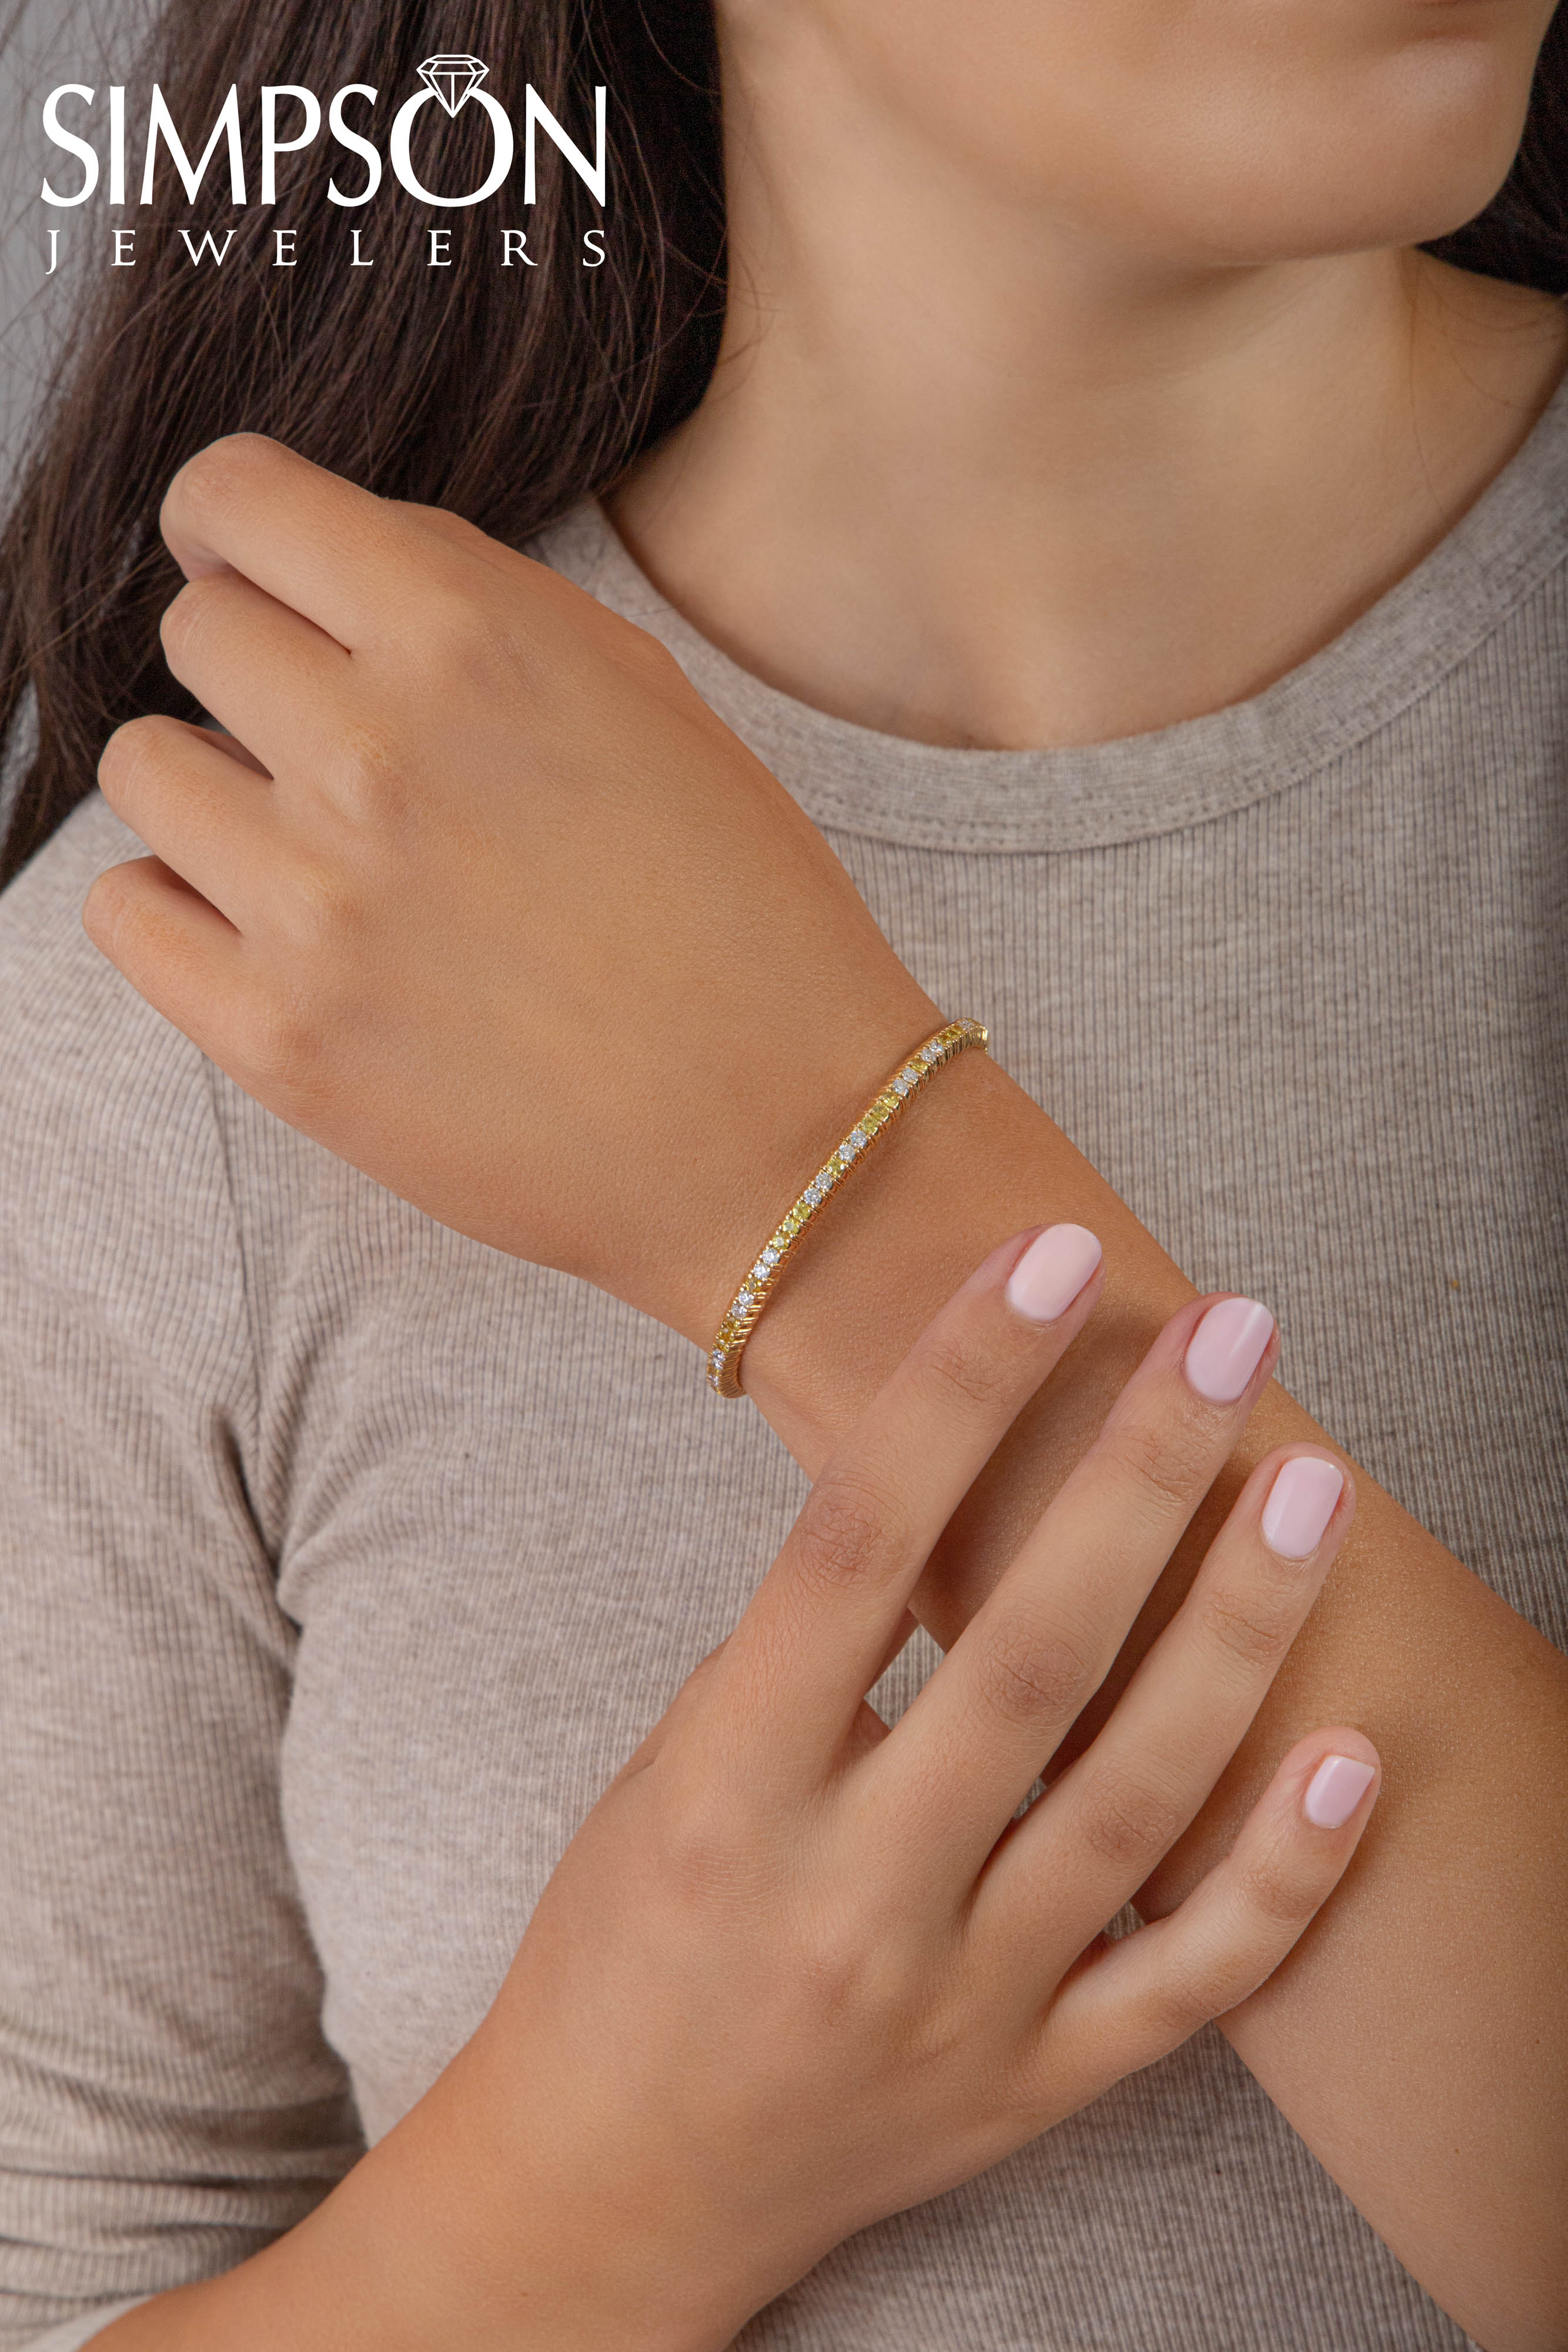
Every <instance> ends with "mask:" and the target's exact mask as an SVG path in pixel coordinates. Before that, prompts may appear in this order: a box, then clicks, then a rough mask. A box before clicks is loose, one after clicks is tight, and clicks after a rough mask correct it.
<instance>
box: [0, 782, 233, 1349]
mask: <svg viewBox="0 0 1568 2352" xmlns="http://www.w3.org/2000/svg"><path fill="white" fill-rule="evenodd" d="M143 855H145V851H144V848H143V845H142V844H141V842H140V841H139V840H138V839H137V838H136V836H135V835H134V834H132V833H131V831H130V830H129V829H128V828H127V827H126V826H125V825H123V824H121V823H120V820H119V818H118V817H116V816H115V814H113V812H112V810H110V807H109V806H108V804H107V803H105V801H104V800H103V799H102V797H101V796H100V795H99V793H92V794H91V795H90V796H89V798H88V799H87V800H86V801H84V802H83V803H81V805H80V806H79V807H78V808H77V809H76V810H75V811H74V812H73V813H72V814H71V815H70V816H69V817H68V819H67V821H66V823H65V824H63V825H62V826H61V827H60V829H59V831H58V832H57V833H56V834H55V835H53V836H52V837H51V838H50V839H49V840H48V841H47V842H46V844H45V845H44V846H43V848H42V849H40V850H39V851H38V853H37V856H35V857H34V858H32V859H31V861H30V862H29V863H28V864H27V865H26V866H25V867H24V868H23V870H22V872H21V873H20V874H19V875H17V877H16V879H15V880H14V881H13V882H12V883H11V884H10V886H9V887H8V888H7V889H6V890H5V891H4V892H3V893H0V1290H5V1291H7V1292H9V1294H10V1297H9V1302H8V1307H7V1319H8V1320H11V1321H12V1322H13V1324H15V1322H16V1318H18V1317H19V1316H21V1315H22V1314H23V1313H24V1311H26V1312H27V1313H37V1312H39V1311H41V1309H42V1307H43V1306H44V1304H45V1303H46V1302H47V1301H49V1300H53V1301H54V1302H56V1303H57V1304H60V1303H63V1302H65V1301H67V1300H71V1301H75V1302H77V1304H78V1307H79V1306H80V1305H81V1304H82V1302H85V1301H87V1300H89V1299H90V1300H91V1302H92V1308H93V1313H94V1316H95V1317H105V1316H107V1317H108V1318H109V1319H110V1321H112V1322H114V1323H115V1324H117V1325H121V1326H123V1325H124V1324H125V1323H126V1322H130V1323H131V1324H134V1325H137V1326H139V1327H140V1328H141V1333H142V1336H143V1337H144V1338H146V1339H157V1340H158V1341H159V1344H160V1346H161V1347H162V1343H163V1341H164V1340H166V1339H167V1340H172V1339H174V1338H175V1336H176V1335H178V1334H180V1333H182V1332H183V1333H184V1334H185V1335H186V1337H185V1338H184V1339H181V1340H180V1341H179V1345H178V1348H177V1350H176V1352H177V1353H178V1354H179V1355H181V1356H183V1355H184V1354H185V1353H186V1351H187V1348H188V1345H189V1341H190V1339H191V1338H192V1337H193V1335H194V1333H195V1331H196V1330H197V1329H198V1328H200V1327H201V1326H202V1325H204V1324H205V1325H206V1326H207V1327H208V1328H209V1330H211V1329H212V1328H214V1318H215V1323H216V1325H217V1326H219V1327H221V1328H228V1327H229V1326H230V1324H231V1320H232V1318H233V1314H234V1309H235V1304H236V1292H237V1284H238V1272H237V1253H236V1251H235V1248H234V1246H233V1232H234V1220H233V1212H232V1206H231V1203H230V1200H229V1191H228V1180H227V1171H226V1167H225V1158H224V1152H223V1148H222V1141H221V1138H220V1135H219V1131H218V1127H217V1122H216V1119H215V1118H214V1101H213V1071H212V1066H211V1065H210V1064H209V1063H208V1062H207V1060H206V1057H205V1056H204V1055H203V1054H202V1053H200V1052H199V1051H198V1049H197V1048H196V1047H195V1046H194V1045H192V1044H191V1042H190V1040H189V1039H188V1038H187V1037H184V1036H183V1035H182V1034H180V1032H179V1031H178V1030H176V1029H174V1028H172V1026H171V1025H170V1024H169V1023H168V1022H167V1021H165V1020H164V1019H163V1018H162V1015H161V1014H160V1013H155V1012H154V1011H153V1010H152V1006H151V1005H150V1004H148V1003H145V1002H144V1000H143V999H142V998H141V997H140V996H139V995H138V994H137V993H136V991H135V990H134V989H133V988H132V987H131V984H130V982H128V981H126V980H125V979H124V978H123V977H122V976H121V974H120V972H119V971H117V970H116V969H115V967H114V966H113V965H112V964H111V963H110V962H109V961H108V960H107V958H106V957H104V956H103V955H102V954H101V953H100V952H99V950H98V949H97V948H96V947H94V945H93V943H92V941H91V940H89V938H88V936H87V933H86V932H85V931H84V929H82V922H81V908H82V901H83V899H84V898H85V897H86V895H87V892H88V889H89V885H90V884H91V883H92V881H93V879H94V878H95V877H96V876H97V875H99V874H100V873H101V872H102V871H103V870H104V868H105V867H106V866H114V865H118V864H120V863H121V862H123V861H124V860H125V859H127V858H131V857H137V856H143ZM24 1297H25V1301H26V1307H25V1308H24V1303H23V1302H24ZM204 1310H206V1311H205V1312H204Z"/></svg>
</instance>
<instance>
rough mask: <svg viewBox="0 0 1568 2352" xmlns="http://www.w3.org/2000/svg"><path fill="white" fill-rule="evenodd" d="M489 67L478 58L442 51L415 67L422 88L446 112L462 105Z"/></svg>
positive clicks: (451, 112) (455, 111)
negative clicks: (417, 70)
mask: <svg viewBox="0 0 1568 2352" xmlns="http://www.w3.org/2000/svg"><path fill="white" fill-rule="evenodd" d="M489 70H490V68H489V67H488V66H487V65H486V64H485V62H484V60H483V59H482V58H467V57H457V56H452V57H448V56H441V57H437V58H426V59H425V60H424V63H423V65H422V66H421V68H420V69H419V78H420V79H421V81H422V82H423V84H424V86H425V88H426V89H428V90H430V91H432V92H434V95H435V97H437V98H438V99H439V100H441V103H442V105H443V106H444V108H445V109H446V111H447V113H448V114H456V113H458V112H459V111H460V110H461V109H462V108H463V107H465V106H466V104H467V103H468V100H470V99H471V98H472V97H473V95H474V93H475V91H476V89H478V87H479V85H480V83H481V82H482V81H483V80H484V79H485V77H486V74H487V73H488V72H489Z"/></svg>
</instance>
